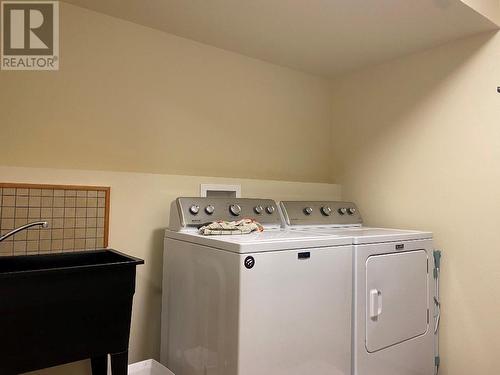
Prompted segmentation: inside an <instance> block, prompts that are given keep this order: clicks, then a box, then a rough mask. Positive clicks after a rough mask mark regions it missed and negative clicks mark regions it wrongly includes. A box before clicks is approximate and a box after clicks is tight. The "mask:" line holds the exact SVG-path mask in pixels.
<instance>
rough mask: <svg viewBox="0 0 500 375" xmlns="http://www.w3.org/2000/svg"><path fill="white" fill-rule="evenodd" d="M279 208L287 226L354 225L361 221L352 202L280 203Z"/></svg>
mask: <svg viewBox="0 0 500 375" xmlns="http://www.w3.org/2000/svg"><path fill="white" fill-rule="evenodd" d="M280 208H281V210H282V212H283V217H284V220H285V223H286V224H287V225H292V226H293V225H349V224H351V225H355V224H362V223H363V219H362V218H361V214H360V213H359V210H358V207H357V206H356V205H355V204H354V203H352V202H337V201H282V202H280Z"/></svg>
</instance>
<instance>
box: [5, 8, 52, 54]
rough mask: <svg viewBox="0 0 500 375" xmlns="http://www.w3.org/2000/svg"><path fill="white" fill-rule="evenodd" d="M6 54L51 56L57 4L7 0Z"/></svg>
mask: <svg viewBox="0 0 500 375" xmlns="http://www.w3.org/2000/svg"><path fill="white" fill-rule="evenodd" d="M2 5H3V7H2V10H3V11H2V25H3V30H2V31H3V43H4V49H3V52H4V55H10V56H19V55H24V56H27V55H28V56H43V55H52V54H53V49H54V9H53V7H54V4H51V3H43V2H22V1H20V2H5V3H4V4H2Z"/></svg>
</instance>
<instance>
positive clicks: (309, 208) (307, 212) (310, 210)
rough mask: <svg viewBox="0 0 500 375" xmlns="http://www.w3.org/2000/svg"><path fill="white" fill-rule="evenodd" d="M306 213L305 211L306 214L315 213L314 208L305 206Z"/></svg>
mask: <svg viewBox="0 0 500 375" xmlns="http://www.w3.org/2000/svg"><path fill="white" fill-rule="evenodd" d="M304 213H305V214H306V215H310V214H312V213H313V209H312V207H306V208H304Z"/></svg>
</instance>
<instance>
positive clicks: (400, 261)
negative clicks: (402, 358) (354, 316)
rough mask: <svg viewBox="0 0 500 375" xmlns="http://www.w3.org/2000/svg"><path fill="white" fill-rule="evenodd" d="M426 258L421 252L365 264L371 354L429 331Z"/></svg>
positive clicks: (381, 257)
mask: <svg viewBox="0 0 500 375" xmlns="http://www.w3.org/2000/svg"><path fill="white" fill-rule="evenodd" d="M428 283H429V280H428V257H427V253H426V252H425V251H424V250H418V251H409V252H404V253H394V254H386V255H375V256H371V257H369V258H368V259H367V261H366V349H367V350H368V352H370V353H373V352H376V351H378V350H381V349H384V348H387V347H389V346H392V345H395V344H398V343H401V342H403V341H406V340H409V339H412V338H414V337H417V336H420V335H423V334H424V333H425V332H426V331H427V329H428V302H427V301H428Z"/></svg>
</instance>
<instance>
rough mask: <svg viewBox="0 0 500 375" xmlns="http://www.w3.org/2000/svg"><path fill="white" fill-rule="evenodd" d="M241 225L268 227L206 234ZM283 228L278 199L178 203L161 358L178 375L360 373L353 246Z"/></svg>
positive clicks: (168, 248) (168, 249) (169, 241)
mask: <svg viewBox="0 0 500 375" xmlns="http://www.w3.org/2000/svg"><path fill="white" fill-rule="evenodd" d="M238 218H254V219H256V220H258V221H259V222H260V223H262V224H263V225H264V227H265V230H264V231H263V232H260V233H252V234H247V235H223V236H202V235H199V234H198V230H197V228H198V227H199V226H200V224H203V223H206V222H211V221H214V220H234V219H238ZM281 226H282V222H281V218H280V215H279V212H278V207H277V205H276V203H275V202H274V201H272V200H265V199H239V198H178V199H177V200H176V201H174V202H173V204H172V207H171V218H170V228H169V230H167V231H166V233H165V250H164V276H163V307H162V343H161V361H162V363H163V364H164V365H166V366H167V367H168V368H170V369H171V370H172V371H173V372H174V373H175V374H176V375H257V374H258V375H311V374H314V375H350V374H351V371H352V369H351V357H352V355H351V305H352V239H351V238H350V237H346V236H340V235H329V234H328V235H316V234H314V233H305V232H304V233H301V232H296V231H289V230H284V229H282V228H281Z"/></svg>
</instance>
